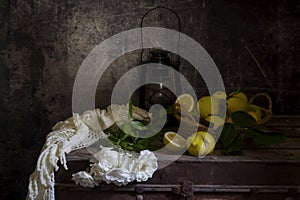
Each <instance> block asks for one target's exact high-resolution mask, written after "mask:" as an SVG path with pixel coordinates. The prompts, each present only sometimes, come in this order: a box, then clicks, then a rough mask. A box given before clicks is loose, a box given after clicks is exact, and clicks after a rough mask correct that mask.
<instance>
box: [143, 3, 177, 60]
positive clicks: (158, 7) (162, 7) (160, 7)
mask: <svg viewBox="0 0 300 200" xmlns="http://www.w3.org/2000/svg"><path fill="white" fill-rule="evenodd" d="M156 9H165V10H167V11H169V12H172V13H173V14H174V15H175V16H176V18H177V20H178V32H179V33H178V41H177V64H178V66H180V56H179V55H178V54H179V42H180V32H181V21H180V17H179V15H178V14H177V13H176V12H175V11H174V10H172V9H170V8H167V7H164V6H157V7H155V8H152V9H150V10H148V11H147V12H146V13H145V14H144V15H143V17H142V20H141V24H140V27H141V45H142V51H141V60H140V63H142V61H143V54H144V47H143V29H142V28H143V23H144V19H145V17H146V16H147V15H148V14H149V13H150V12H152V11H154V10H156Z"/></svg>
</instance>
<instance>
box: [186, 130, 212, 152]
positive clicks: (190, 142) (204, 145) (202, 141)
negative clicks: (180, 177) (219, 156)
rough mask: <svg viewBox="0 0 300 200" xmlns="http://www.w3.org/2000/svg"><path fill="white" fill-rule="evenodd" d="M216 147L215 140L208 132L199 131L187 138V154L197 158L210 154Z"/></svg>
mask: <svg viewBox="0 0 300 200" xmlns="http://www.w3.org/2000/svg"><path fill="white" fill-rule="evenodd" d="M215 145H216V141H215V138H214V137H213V136H212V135H211V134H210V133H208V132H204V131H199V132H196V133H194V134H193V135H191V136H190V137H188V138H187V146H188V152H189V153H190V154H191V155H193V156H197V157H204V156H206V155H207V154H210V153H211V152H212V151H213V150H214V148H215Z"/></svg>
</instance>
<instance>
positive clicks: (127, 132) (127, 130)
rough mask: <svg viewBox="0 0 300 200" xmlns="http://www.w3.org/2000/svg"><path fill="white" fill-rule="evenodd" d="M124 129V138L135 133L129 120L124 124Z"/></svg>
mask: <svg viewBox="0 0 300 200" xmlns="http://www.w3.org/2000/svg"><path fill="white" fill-rule="evenodd" d="M123 131H124V133H125V136H123V137H122V140H124V139H125V138H126V137H128V136H129V135H133V131H132V129H131V126H130V124H129V123H128V122H127V123H125V124H124V126H123Z"/></svg>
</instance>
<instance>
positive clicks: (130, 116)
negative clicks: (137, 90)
mask: <svg viewBox="0 0 300 200" xmlns="http://www.w3.org/2000/svg"><path fill="white" fill-rule="evenodd" d="M128 107H129V111H128V115H129V119H132V100H131V97H130V98H129V103H128Z"/></svg>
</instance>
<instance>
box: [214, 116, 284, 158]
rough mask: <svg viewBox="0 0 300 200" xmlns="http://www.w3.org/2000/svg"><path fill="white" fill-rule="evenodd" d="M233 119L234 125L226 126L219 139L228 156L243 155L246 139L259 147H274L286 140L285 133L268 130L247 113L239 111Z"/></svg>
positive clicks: (223, 150) (226, 124)
mask: <svg viewBox="0 0 300 200" xmlns="http://www.w3.org/2000/svg"><path fill="white" fill-rule="evenodd" d="M231 118H232V121H233V123H225V124H224V126H223V129H222V132H221V136H220V138H219V142H220V143H221V145H222V152H223V153H224V154H226V155H241V154H242V153H243V152H242V149H243V144H244V142H245V140H246V139H250V140H251V141H252V142H253V143H254V144H255V145H257V146H261V145H272V144H276V143H281V142H285V140H286V137H285V135H284V134H283V133H277V132H272V131H269V130H267V129H266V128H265V127H262V126H261V125H259V124H257V122H256V120H255V119H254V118H253V117H252V116H251V115H249V114H247V113H246V112H242V111H237V112H235V113H233V114H232V115H231Z"/></svg>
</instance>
